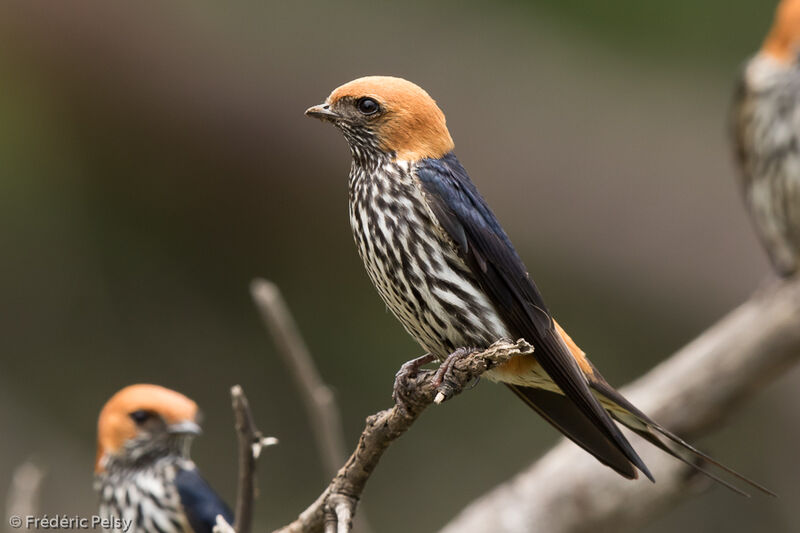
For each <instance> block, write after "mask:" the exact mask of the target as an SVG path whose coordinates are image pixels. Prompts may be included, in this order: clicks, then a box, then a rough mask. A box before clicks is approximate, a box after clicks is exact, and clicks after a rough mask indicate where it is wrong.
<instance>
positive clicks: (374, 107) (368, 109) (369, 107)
mask: <svg viewBox="0 0 800 533" xmlns="http://www.w3.org/2000/svg"><path fill="white" fill-rule="evenodd" d="M356 107H358V110H359V111H361V113H362V114H364V115H374V114H375V113H377V112H378V110H379V109H380V108H381V106H379V105H378V102H376V101H375V100H373V99H372V98H362V99H360V100H359V101H358V102H357V103H356Z"/></svg>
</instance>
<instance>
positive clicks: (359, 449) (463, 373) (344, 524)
mask: <svg viewBox="0 0 800 533" xmlns="http://www.w3.org/2000/svg"><path fill="white" fill-rule="evenodd" d="M532 352H533V348H531V346H530V345H529V344H527V343H526V342H524V341H522V340H520V341H517V342H516V343H513V344H511V343H507V342H499V343H495V344H493V345H492V346H491V347H489V348H488V349H486V350H484V351H482V352H475V353H467V354H459V356H458V357H456V358H455V359H453V360H452V362H451V364H450V367H449V372H448V373H447V375H446V376H444V381H441V380H440V379H439V378H441V376H437V374H438V373H437V372H436V371H433V370H420V371H419V372H417V373H415V374H405V375H403V376H402V377H403V380H402V383H399V384H398V385H396V387H395V392H400V393H401V394H397V395H396V402H397V403H395V405H394V406H393V407H392V408H390V409H386V410H384V411H381V412H379V413H376V414H374V415H372V416H370V417H368V418H367V421H366V427H365V428H364V431H363V432H362V433H361V437H360V438H359V440H358V445H357V446H356V449H355V451H354V452H353V454H352V455H351V456H350V458H349V459H348V460H347V462H346V463H345V465H344V466H343V467H342V468H341V469H339V472H338V473H337V474H336V476H335V477H334V478H333V480H332V481H331V483H330V485H328V487H327V488H326V489H325V491H324V492H323V493H322V495H320V497H319V498H317V500H316V501H315V502H314V503H313V504H311V506H309V507H308V508H307V509H306V510H305V511H303V513H302V514H300V516H299V517H298V518H297V520H295V521H294V522H292V523H291V524H289V525H288V526H285V527H283V528H281V529H279V530H278V532H279V533H316V532H322V531H325V532H328V531H332V532H336V533H346V532H347V531H349V530H350V529H349V528H350V522H351V521H352V517H353V516H354V514H355V509H356V506H357V504H358V500H359V498H360V497H361V494H362V492H363V491H364V487H365V486H366V483H367V480H368V479H369V477H370V475H371V474H372V472H373V470H374V469H375V467H376V466H377V464H378V462H379V461H380V458H381V456H382V455H383V452H384V451H386V449H387V448H388V447H389V445H390V444H391V443H392V442H394V441H395V440H396V439H397V438H398V437H400V436H401V435H402V434H403V433H405V432H406V431H407V430H408V429H409V428H410V427H411V425H412V424H413V423H414V421H415V420H416V419H417V418H418V417H419V415H420V414H422V411H424V410H425V408H426V407H427V406H429V405H430V404H431V403H433V402H434V398H435V397H436V396H437V395H439V394H444V395H445V396H446V397H451V396H453V395H455V394H458V393H459V392H460V391H461V390H463V388H464V385H466V384H467V383H469V382H470V381H471V380H473V379H475V378H477V377H479V376H480V375H481V374H483V373H484V372H486V371H487V370H490V369H492V368H494V367H496V366H497V365H499V364H502V363H504V362H506V361H508V360H509V359H511V358H512V357H514V356H517V355H520V354H526V353H532Z"/></svg>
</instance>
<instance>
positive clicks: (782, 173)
mask: <svg viewBox="0 0 800 533" xmlns="http://www.w3.org/2000/svg"><path fill="white" fill-rule="evenodd" d="M733 112H734V115H733V120H734V129H735V131H734V135H735V143H736V148H737V152H738V153H737V155H738V158H739V164H740V167H741V170H742V179H743V183H742V185H743V191H744V195H745V202H746V203H747V206H748V208H749V209H750V212H751V214H752V217H753V220H754V222H755V225H756V229H757V230H758V233H759V236H760V237H761V240H762V241H763V242H764V245H765V247H766V248H767V251H768V253H769V255H770V258H771V259H772V262H773V263H774V264H775V266H776V267H777V268H778V270H779V271H781V272H782V273H784V274H788V273H791V272H792V271H794V270H796V268H797V262H798V253H799V252H800V139H798V135H800V71H799V70H798V69H797V68H795V67H786V66H784V65H782V64H779V63H777V62H776V61H775V60H773V59H771V58H769V57H767V56H763V55H759V56H756V57H755V58H753V59H752V60H751V61H750V62H749V63H748V65H747V68H746V70H745V75H744V79H743V80H742V83H741V86H740V90H739V93H738V95H737V98H736V101H735V105H734V110H733Z"/></svg>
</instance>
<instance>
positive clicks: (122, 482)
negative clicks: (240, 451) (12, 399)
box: [95, 385, 233, 533]
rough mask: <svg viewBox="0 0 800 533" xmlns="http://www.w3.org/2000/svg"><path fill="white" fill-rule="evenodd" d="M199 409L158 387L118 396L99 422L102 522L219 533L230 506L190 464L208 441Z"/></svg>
mask: <svg viewBox="0 0 800 533" xmlns="http://www.w3.org/2000/svg"><path fill="white" fill-rule="evenodd" d="M198 414H199V412H198V409H197V404H196V403H194V402H193V401H192V400H190V399H189V398H187V397H186V396H184V395H183V394H180V393H178V392H175V391H172V390H169V389H165V388H164V387H159V386H157V385H131V386H129V387H125V388H124V389H122V390H121V391H119V392H117V393H116V394H115V395H114V396H112V397H111V399H110V400H108V402H107V403H106V404H105V406H104V407H103V409H102V410H101V411H100V417H99V419H98V421H97V461H96V463H95V490H96V491H97V492H98V494H99V495H100V515H101V516H102V517H105V518H115V519H121V520H124V521H126V522H127V521H132V524H133V527H132V528H131V529H130V530H128V531H127V532H126V533H130V532H131V531H135V532H140V533H165V532H186V533H191V532H194V533H211V531H212V528H213V526H214V524H215V523H216V517H217V515H222V516H223V517H224V518H225V520H227V521H228V523H231V524H232V523H233V515H232V513H231V511H230V509H229V508H228V506H227V505H225V503H224V502H223V501H222V500H221V499H220V497H219V496H217V494H216V493H215V492H214V490H213V489H212V488H211V487H210V486H209V485H208V483H206V481H205V480H204V479H203V478H202V477H201V476H200V473H199V472H198V471H197V467H196V466H195V465H194V463H193V462H192V460H191V459H190V458H189V447H190V445H191V442H192V439H193V438H194V437H195V436H197V435H199V434H200V426H199V424H198Z"/></svg>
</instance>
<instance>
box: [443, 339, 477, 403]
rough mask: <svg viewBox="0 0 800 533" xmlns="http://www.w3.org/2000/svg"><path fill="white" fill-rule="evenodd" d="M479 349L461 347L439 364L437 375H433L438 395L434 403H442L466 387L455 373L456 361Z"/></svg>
mask: <svg viewBox="0 0 800 533" xmlns="http://www.w3.org/2000/svg"><path fill="white" fill-rule="evenodd" d="M476 351H477V350H475V349H474V348H459V349H457V350H456V351H454V352H453V353H451V354H450V355H448V356H447V358H446V359H445V360H444V361H443V362H442V364H441V365H439V369H438V370H437V371H436V375H435V376H434V377H433V386H434V387H436V396H435V397H434V398H433V403H435V404H440V403H442V402H444V401H447V400H449V399H450V398H452V397H453V396H455V395H456V394H457V393H459V392H461V390H462V389H463V388H464V383H462V380H461V379H458V378H457V377H456V376H455V375H454V372H453V371H454V369H455V366H456V363H457V362H458V361H460V360H462V359H464V358H466V357H469V356H470V355H472V354H473V353H475V352H476Z"/></svg>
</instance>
